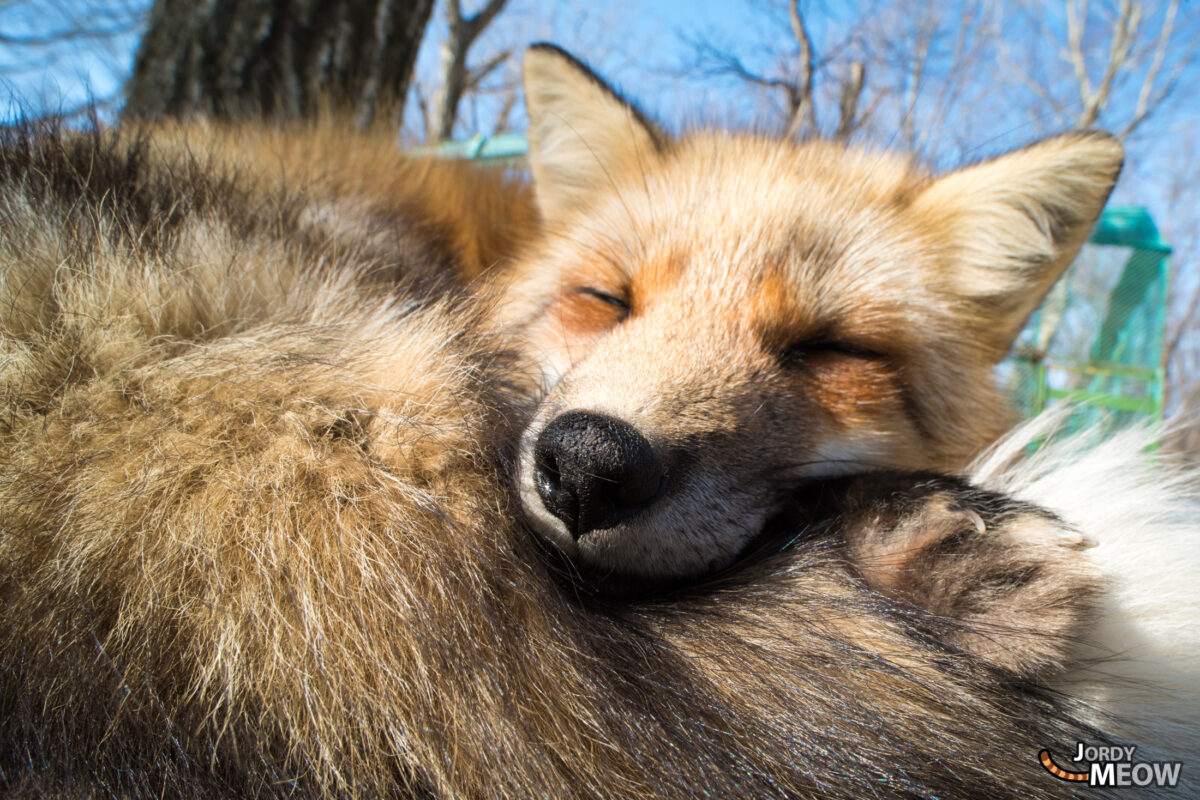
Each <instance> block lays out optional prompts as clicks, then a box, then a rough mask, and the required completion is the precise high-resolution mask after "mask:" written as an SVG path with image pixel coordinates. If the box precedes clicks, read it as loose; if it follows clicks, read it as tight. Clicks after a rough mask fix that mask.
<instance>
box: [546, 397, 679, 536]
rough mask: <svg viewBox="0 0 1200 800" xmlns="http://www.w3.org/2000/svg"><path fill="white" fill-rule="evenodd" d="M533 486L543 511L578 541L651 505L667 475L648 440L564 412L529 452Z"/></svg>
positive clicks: (611, 422) (621, 426)
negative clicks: (535, 488)
mask: <svg viewBox="0 0 1200 800" xmlns="http://www.w3.org/2000/svg"><path fill="white" fill-rule="evenodd" d="M533 463H534V481H535V482H536V484H537V490H538V495H539V496H541V498H542V504H543V505H544V506H546V510H547V511H549V512H550V513H551V514H553V515H554V516H556V517H558V518H559V519H561V520H562V521H563V523H564V524H566V526H567V530H569V531H570V532H571V535H572V536H574V537H575V538H576V539H578V538H579V537H580V536H582V535H583V534H585V533H587V532H588V531H593V530H598V529H602V528H611V527H612V526H613V525H616V524H617V523H618V522H621V521H622V520H625V519H628V518H630V517H632V516H634V515H635V514H637V513H638V512H640V511H641V510H642V509H644V508H645V507H646V506H648V505H650V504H651V503H652V502H653V501H654V500H656V499H658V497H659V495H661V494H662V492H663V489H664V488H665V486H666V470H664V469H663V465H662V462H661V461H659V459H658V456H657V455H656V454H655V452H654V448H653V447H651V446H650V443H649V442H648V441H646V437H645V436H642V435H641V434H640V433H638V432H637V430H636V429H634V428H633V427H632V426H631V425H628V424H626V423H624V422H622V421H621V420H619V419H613V418H612V417H606V416H603V415H601V414H589V413H587V412H584V411H568V412H567V413H565V414H560V415H559V416H557V417H555V418H554V419H553V420H551V422H550V424H549V425H547V426H546V428H545V429H544V430H543V431H542V433H541V435H540V436H538V440H537V444H535V445H534V448H533Z"/></svg>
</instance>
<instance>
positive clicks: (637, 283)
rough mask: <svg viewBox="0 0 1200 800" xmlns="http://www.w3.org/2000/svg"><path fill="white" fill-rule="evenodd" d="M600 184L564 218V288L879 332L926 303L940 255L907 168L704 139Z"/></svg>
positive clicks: (917, 176)
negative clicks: (913, 207)
mask: <svg viewBox="0 0 1200 800" xmlns="http://www.w3.org/2000/svg"><path fill="white" fill-rule="evenodd" d="M609 176H610V180H609V181H608V182H607V185H604V186H600V187H597V191H596V193H595V196H594V198H593V201H592V203H591V204H589V206H588V207H587V208H585V209H582V210H581V213H580V214H578V215H576V216H574V217H573V218H570V219H568V220H566V221H564V224H563V226H562V229H563V230H564V231H569V233H568V234H564V239H565V240H566V241H568V242H569V243H570V244H571V246H570V248H569V249H568V251H567V252H564V253H561V254H560V258H559V259H557V268H558V269H561V270H562V273H561V274H562V275H563V286H564V288H579V287H585V286H586V287H590V288H595V289H600V290H604V291H608V292H613V293H619V294H622V295H624V296H625V297H626V298H627V299H628V300H629V302H630V305H631V306H633V307H634V309H635V311H638V312H646V311H649V310H650V308H651V307H652V306H653V305H654V304H655V303H665V302H675V301H678V300H679V299H681V298H686V299H687V300H688V305H690V306H692V307H695V308H697V309H702V310H704V311H705V312H706V313H711V312H713V311H716V310H718V309H721V308H723V307H724V308H728V309H730V310H731V311H732V310H733V309H737V310H738V311H739V312H740V313H739V314H738V316H745V317H747V318H748V319H754V320H758V321H760V323H761V321H763V320H773V321H774V323H773V324H776V325H778V326H780V327H812V328H820V327H823V326H828V325H832V324H835V323H838V324H849V325H855V326H856V327H860V328H862V327H878V328H879V329H880V331H881V333H882V332H883V331H884V330H885V329H886V328H887V327H888V326H889V325H890V324H891V323H892V322H894V320H891V319H885V317H888V316H891V315H892V314H901V315H907V314H910V313H911V312H912V311H913V310H914V309H916V308H920V307H921V306H922V305H927V303H921V302H920V301H922V300H925V299H926V298H925V297H924V295H925V294H926V292H927V289H928V287H929V281H928V273H929V272H930V271H931V270H933V269H934V264H933V262H935V261H936V258H935V256H936V249H935V248H933V247H931V244H930V242H931V239H930V237H929V236H928V235H927V234H926V231H925V230H924V229H923V226H922V224H921V220H920V218H919V217H917V216H916V215H913V214H912V213H911V212H910V209H909V202H908V201H909V197H910V196H911V195H912V193H913V192H914V191H916V190H918V189H919V187H920V186H921V185H922V183H923V182H924V181H925V180H926V178H925V176H924V175H923V174H921V173H919V172H917V171H916V170H914V169H913V168H912V167H911V166H910V165H909V164H908V163H907V162H906V161H904V160H902V159H898V158H895V157H893V156H887V155H883V154H870V153H860V152H853V151H850V152H848V151H846V150H845V149H844V148H841V147H837V146H832V145H828V144H826V143H822V142H813V143H809V144H803V145H795V144H789V143H781V142H778V141H769V140H764V139H759V138H755V137H750V136H730V135H719V134H702V135H697V136H694V137H690V138H687V139H683V140H680V141H678V142H675V143H673V144H672V145H671V146H670V147H669V148H668V149H667V150H666V151H665V152H663V153H662V154H659V155H657V156H656V157H654V158H653V159H638V160H637V161H636V162H635V163H632V164H625V165H622V166H621V167H614V168H612V169H610V170H609ZM913 301H917V302H913ZM676 304H677V303H676Z"/></svg>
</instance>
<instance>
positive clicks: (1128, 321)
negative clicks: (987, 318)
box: [1001, 206, 1171, 430]
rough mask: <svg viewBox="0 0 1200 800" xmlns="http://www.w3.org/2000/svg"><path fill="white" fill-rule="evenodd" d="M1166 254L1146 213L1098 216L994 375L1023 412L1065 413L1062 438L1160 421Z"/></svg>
mask: <svg viewBox="0 0 1200 800" xmlns="http://www.w3.org/2000/svg"><path fill="white" fill-rule="evenodd" d="M1170 254H1171V248H1170V247H1168V246H1167V245H1166V244H1165V243H1164V242H1163V241H1162V239H1161V237H1160V236H1159V233H1158V228H1157V227H1156V226H1155V225H1154V220H1153V219H1152V218H1151V217H1150V214H1149V213H1148V212H1147V211H1146V209H1145V208H1142V207H1140V206H1115V207H1111V208H1108V209H1105V211H1104V213H1103V215H1101V217H1100V220H1099V222H1097V224H1096V227H1095V229H1094V230H1093V231H1092V235H1091V238H1090V239H1089V242H1088V244H1087V245H1085V246H1084V249H1083V251H1082V252H1081V253H1080V255H1079V257H1078V258H1077V259H1076V260H1075V263H1073V264H1072V265H1071V266H1070V267H1069V268H1068V269H1067V272H1066V274H1065V275H1064V276H1063V278H1062V280H1060V281H1059V283H1058V284H1057V285H1056V286H1055V287H1054V289H1052V290H1051V291H1050V294H1049V295H1047V297H1046V299H1045V301H1043V303H1042V305H1041V307H1040V308H1038V310H1037V311H1036V312H1034V314H1033V316H1032V317H1031V318H1030V320H1029V322H1028V324H1027V325H1026V326H1025V329H1024V330H1023V331H1022V332H1021V335H1020V336H1019V337H1018V339H1017V343H1016V345H1015V346H1014V348H1013V352H1012V355H1011V356H1010V358H1009V360H1008V362H1007V363H1006V364H1005V365H1004V366H1003V367H1002V369H1001V376H1002V379H1004V380H1006V381H1007V383H1008V389H1009V391H1010V392H1011V393H1012V395H1013V396H1014V397H1015V398H1016V400H1017V403H1018V405H1019V407H1020V408H1021V410H1022V411H1024V412H1025V413H1026V414H1029V415H1032V414H1036V413H1038V412H1040V411H1042V410H1043V409H1045V408H1046V407H1047V406H1049V405H1051V404H1053V403H1056V402H1069V403H1072V404H1074V405H1075V406H1076V407H1077V408H1076V410H1075V411H1074V412H1072V415H1071V418H1070V420H1069V421H1068V423H1067V427H1068V429H1069V430H1076V429H1081V428H1086V427H1092V426H1096V425H1099V426H1102V427H1109V426H1115V425H1120V424H1122V423H1126V422H1130V421H1132V420H1135V419H1145V418H1149V419H1154V420H1157V419H1161V418H1162V413H1163V383H1164V379H1165V374H1164V366H1163V362H1162V351H1163V330H1164V326H1165V320H1166V305H1167V288H1168V280H1169V273H1168V259H1169V256H1170Z"/></svg>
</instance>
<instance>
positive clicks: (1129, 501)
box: [971, 411, 1200, 777]
mask: <svg viewBox="0 0 1200 800" xmlns="http://www.w3.org/2000/svg"><path fill="white" fill-rule="evenodd" d="M1064 419H1065V413H1064V412H1061V411H1059V412H1055V411H1051V412H1048V413H1046V414H1043V415H1042V416H1040V417H1038V418H1036V419H1034V420H1031V421H1030V422H1028V423H1026V424H1025V425H1023V426H1021V427H1020V428H1018V429H1016V430H1015V431H1013V432H1012V433H1011V434H1009V435H1008V436H1006V437H1005V438H1004V439H1003V440H1002V441H1000V442H999V443H997V445H996V446H995V447H993V448H992V449H991V450H990V451H989V452H987V453H985V454H983V455H982V456H981V457H980V458H979V459H978V460H977V461H976V462H975V464H974V465H973V467H972V470H971V476H972V479H973V480H974V481H975V482H976V483H978V484H981V485H983V486H987V487H988V488H991V489H995V490H997V491H1001V492H1006V493H1010V494H1013V495H1015V496H1017V497H1020V498H1021V499H1024V500H1028V501H1030V502H1033V503H1037V504H1039V505H1041V506H1044V507H1046V508H1048V509H1051V510H1052V511H1054V512H1055V513H1057V514H1059V515H1060V516H1061V517H1063V518H1064V519H1065V520H1067V521H1068V522H1070V523H1071V524H1073V525H1075V526H1076V527H1077V528H1078V529H1079V530H1080V531H1081V532H1082V533H1083V534H1084V536H1085V537H1087V538H1088V539H1090V540H1092V541H1093V542H1095V546H1094V547H1092V548H1091V549H1089V550H1088V551H1087V555H1088V556H1089V557H1090V558H1091V559H1092V560H1094V561H1095V562H1096V563H1097V564H1099V565H1100V566H1101V568H1103V569H1104V571H1105V573H1106V575H1107V577H1108V580H1109V584H1110V588H1109V591H1108V593H1107V597H1106V600H1105V602H1104V605H1103V607H1102V609H1101V613H1100V616H1099V618H1098V619H1097V620H1096V623H1095V625H1094V626H1093V628H1092V629H1091V630H1090V631H1088V632H1087V634H1086V635H1085V636H1084V637H1083V638H1082V639H1081V641H1080V642H1079V645H1078V647H1077V660H1076V662H1075V664H1076V666H1075V668H1074V669H1073V671H1072V672H1071V673H1069V674H1068V675H1067V676H1065V678H1064V679H1063V681H1062V684H1061V688H1063V689H1064V690H1065V691H1068V692H1070V693H1071V694H1073V695H1075V696H1077V697H1080V698H1082V699H1084V700H1087V701H1089V702H1091V703H1092V704H1094V705H1095V706H1096V708H1097V709H1098V711H1100V712H1102V713H1107V714H1111V715H1112V716H1113V718H1114V719H1115V721H1116V723H1117V725H1118V730H1120V731H1121V732H1122V733H1123V734H1124V735H1126V736H1127V737H1128V738H1129V739H1130V741H1131V743H1133V744H1136V745H1139V750H1138V757H1139V758H1147V759H1148V758H1151V757H1155V755H1157V757H1159V758H1166V759H1175V760H1181V761H1183V762H1184V763H1185V765H1187V764H1195V765H1196V768H1200V469H1197V468H1196V467H1195V466H1191V465H1187V464H1185V463H1184V462H1183V461H1182V460H1181V459H1179V458H1178V457H1177V456H1173V455H1170V454H1166V453H1162V452H1158V451H1156V450H1155V449H1154V443H1155V442H1156V441H1157V440H1158V439H1159V438H1160V436H1161V433H1162V431H1161V427H1160V426H1150V425H1144V426H1135V427H1131V428H1127V429H1124V430H1121V431H1119V432H1117V433H1115V434H1112V435H1111V436H1109V437H1107V438H1106V439H1104V440H1102V441H1099V442H1097V441H1096V436H1095V434H1094V433H1088V432H1084V433H1081V434H1074V435H1069V436H1068V435H1062V436H1055V434H1056V432H1057V431H1059V430H1060V429H1061V427H1062V423H1063V421H1064ZM1043 440H1046V441H1047V442H1048V443H1047V444H1045V445H1044V446H1042V447H1041V448H1040V449H1038V450H1037V452H1036V453H1033V454H1032V455H1027V453H1028V451H1029V450H1030V449H1031V445H1033V443H1036V442H1041V441H1043ZM1187 772H1188V770H1187V768H1186V766H1185V769H1184V773H1185V777H1186V773H1187Z"/></svg>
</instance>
